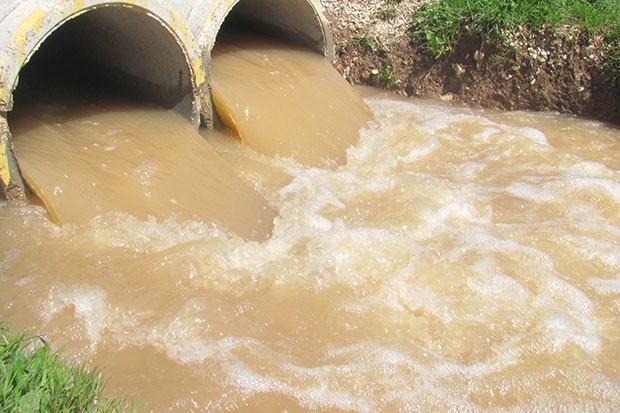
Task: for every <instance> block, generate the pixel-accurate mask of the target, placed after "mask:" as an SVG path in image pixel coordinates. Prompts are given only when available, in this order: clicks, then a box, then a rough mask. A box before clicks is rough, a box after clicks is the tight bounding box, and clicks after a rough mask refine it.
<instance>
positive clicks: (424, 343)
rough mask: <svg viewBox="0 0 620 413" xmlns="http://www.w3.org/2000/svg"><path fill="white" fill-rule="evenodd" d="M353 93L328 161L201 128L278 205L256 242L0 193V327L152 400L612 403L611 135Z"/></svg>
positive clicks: (178, 407) (550, 118)
mask: <svg viewBox="0 0 620 413" xmlns="http://www.w3.org/2000/svg"><path fill="white" fill-rule="evenodd" d="M366 102H367V104H368V105H369V106H370V108H371V109H372V111H373V113H374V116H375V120H374V121H372V122H370V123H368V124H367V125H366V126H365V127H364V128H363V129H362V131H361V134H360V135H361V137H360V140H359V142H358V144H356V145H355V146H353V147H351V148H350V149H349V150H348V152H347V162H346V164H345V165H343V166H341V167H339V168H337V169H322V168H311V167H306V166H303V165H301V164H299V163H297V162H296V161H294V160H292V159H290V158H284V157H268V156H265V155H260V154H258V153H256V152H254V151H252V150H251V149H249V148H248V147H246V146H243V145H241V144H240V143H239V141H238V139H237V138H236V137H233V136H231V135H229V134H226V133H225V132H210V131H204V132H203V135H204V136H205V138H206V139H208V140H209V141H210V142H211V144H212V145H213V146H214V147H215V149H216V150H217V151H218V153H219V154H220V155H221V156H222V157H223V158H224V159H225V160H226V161H227V162H229V164H230V165H232V166H233V167H234V168H236V169H237V170H238V171H239V173H240V174H241V176H242V177H243V179H245V180H246V181H247V182H248V183H249V184H251V185H252V186H253V188H255V189H256V190H257V191H258V192H259V193H260V194H261V195H262V196H263V197H264V198H265V199H267V200H268V202H269V203H270V205H272V206H273V207H274V208H275V209H276V210H277V211H278V216H277V217H276V219H275V220H274V229H273V235H272V237H271V238H270V239H268V240H266V241H264V242H262V243H261V242H256V241H246V240H244V239H243V238H242V237H240V236H238V235H236V234H235V233H232V232H229V231H228V230H227V229H225V228H222V227H218V226H214V225H212V224H206V223H202V222H199V221H192V220H187V221H178V220H175V219H173V218H170V219H166V220H156V219H146V220H144V219H138V218H136V217H134V216H131V215H129V214H127V213H120V212H110V213H107V214H103V215H101V216H98V217H96V218H94V219H92V220H90V221H89V222H88V223H86V224H82V225H64V226H62V227H59V226H56V225H55V224H53V223H52V222H51V221H50V220H49V219H48V217H47V215H46V212H45V209H43V208H42V207H40V206H38V205H33V204H27V203H23V204H19V203H3V204H2V206H1V208H0V231H1V233H2V237H1V241H0V242H1V243H2V247H1V248H0V301H1V302H2V308H1V311H0V318H1V319H4V320H8V321H9V322H10V324H11V326H12V327H14V328H20V329H27V330H29V331H34V332H39V333H41V334H43V335H44V336H45V338H46V340H49V341H50V342H51V343H54V344H55V346H57V347H64V348H65V352H64V353H63V354H64V355H65V357H68V358H73V357H75V359H76V360H81V359H83V358H86V359H87V360H88V363H89V364H92V365H94V366H98V367H101V368H103V369H104V374H105V376H106V377H108V378H109V379H110V384H109V388H110V389H111V390H112V391H113V392H114V393H118V394H130V395H131V396H134V397H135V398H136V399H137V400H140V399H141V398H144V407H146V408H152V409H153V410H154V411H230V410H236V411H276V410H277V411H283V410H287V411H300V410H332V411H359V412H373V411H428V410H433V409H434V410H440V411H448V410H450V411H460V412H470V411H486V410H498V409H502V410H503V409H506V408H508V409H514V410H517V411H532V410H538V411H541V410H548V411H567V410H568V411H609V410H616V409H618V408H619V407H620V337H619V334H620V332H619V330H618V328H617V326H618V325H619V322H620V132H619V131H618V130H617V129H615V128H610V127H607V126H605V125H604V124H601V123H598V122H592V121H587V120H580V119H575V118H569V117H563V116H557V115H552V114H528V113H495V112H477V111H472V110H466V109H462V108H459V107H453V106H449V105H445V104H436V103H432V102H420V101H409V100H400V99H397V98H393V97H389V96H382V95H372V96H367V98H366ZM292 138H294V137H292Z"/></svg>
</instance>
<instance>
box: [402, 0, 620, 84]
mask: <svg viewBox="0 0 620 413" xmlns="http://www.w3.org/2000/svg"><path fill="white" fill-rule="evenodd" d="M565 25H569V26H571V27H575V28H579V29H582V30H583V31H585V32H586V33H587V34H588V35H594V34H597V35H602V36H604V38H605V40H606V41H607V43H608V44H609V50H608V53H607V56H606V65H607V66H608V68H609V71H610V73H611V75H612V77H613V80H614V81H615V80H618V79H620V2H619V1H618V0H587V1H586V0H542V1H541V0H440V1H437V2H429V3H425V4H423V5H422V6H421V7H420V8H419V9H418V10H417V11H416V13H415V14H414V17H413V19H412V23H411V30H410V37H411V40H412V41H413V42H415V43H418V44H421V45H422V46H423V47H424V49H425V50H426V51H427V52H428V53H429V54H431V55H433V56H434V57H436V58H438V57H441V56H443V55H446V54H449V53H451V52H452V51H453V49H454V45H455V44H456V43H457V42H458V41H459V39H460V38H462V37H464V36H471V35H478V36H480V37H483V38H485V39H486V40H487V41H489V42H495V43H499V44H501V43H502V41H504V40H505V39H506V33H507V32H509V31H515V30H516V29H518V28H519V27H527V28H528V29H530V30H533V31H540V30H542V29H543V28H557V27H562V26H565Z"/></svg>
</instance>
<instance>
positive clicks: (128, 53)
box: [14, 6, 196, 119]
mask: <svg viewBox="0 0 620 413" xmlns="http://www.w3.org/2000/svg"><path fill="white" fill-rule="evenodd" d="M102 98H104V99H107V98H121V99H124V100H137V101H149V102H152V103H154V104H157V105H159V106H162V107H164V108H166V109H174V110H175V111H177V112H179V113H180V114H181V115H182V116H184V117H185V118H187V119H192V118H193V117H194V116H196V114H194V113H193V109H192V108H193V100H194V93H193V86H192V80H191V70H190V68H189V65H188V61H187V58H186V55H185V53H184V50H183V48H182V47H181V46H180V45H179V43H178V42H177V40H176V39H175V37H174V36H173V34H172V33H171V32H170V31H169V30H168V29H167V28H166V27H164V26H163V25H162V23H160V22H159V21H158V20H156V19H155V18H153V17H151V16H150V15H148V14H147V13H146V11H144V10H142V9H140V8H137V7H120V6H113V7H111V6H110V7H101V8H95V9H92V10H90V11H87V12H86V13H84V14H82V15H79V16H77V17H75V18H72V19H71V20H68V21H66V22H65V23H64V24H62V25H61V26H60V27H58V28H57V29H56V30H54V31H53V32H52V33H51V34H50V35H49V36H48V38H47V39H46V40H45V41H44V42H43V43H42V44H41V46H40V47H39V50H37V51H36V52H35V53H34V54H33V55H32V56H31V58H30V60H29V62H28V63H27V64H26V65H25V66H24V67H23V68H22V69H21V71H20V76H19V84H18V87H17V89H16V90H15V92H14V100H15V108H16V109H17V110H19V109H20V107H21V106H22V105H24V106H26V105H29V104H32V103H33V102H43V103H54V102H57V101H62V100H69V101H78V102H87V101H92V100H98V99H102Z"/></svg>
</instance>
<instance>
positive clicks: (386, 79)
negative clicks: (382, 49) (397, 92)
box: [375, 60, 398, 89]
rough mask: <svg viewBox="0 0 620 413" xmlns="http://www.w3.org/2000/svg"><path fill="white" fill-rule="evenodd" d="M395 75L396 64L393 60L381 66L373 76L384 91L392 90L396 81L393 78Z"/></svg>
mask: <svg viewBox="0 0 620 413" xmlns="http://www.w3.org/2000/svg"><path fill="white" fill-rule="evenodd" d="M395 74H396V64H395V63H394V61H393V60H390V61H389V62H387V63H385V64H384V65H382V66H381V67H380V68H379V70H378V71H377V74H376V75H375V77H376V79H377V81H378V82H379V83H381V84H382V85H383V87H385V88H386V89H392V88H394V87H395V86H396V85H397V83H398V81H397V80H396V78H395V77H394V75H395Z"/></svg>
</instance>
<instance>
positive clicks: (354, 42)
mask: <svg viewBox="0 0 620 413" xmlns="http://www.w3.org/2000/svg"><path fill="white" fill-rule="evenodd" d="M350 44H351V46H353V47H359V48H361V49H362V51H363V52H364V53H367V54H369V53H379V54H381V53H384V52H385V48H384V47H383V45H382V44H381V42H380V41H378V40H373V39H372V38H371V37H369V36H367V35H365V34H364V35H362V36H354V37H352V38H351V42H350Z"/></svg>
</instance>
